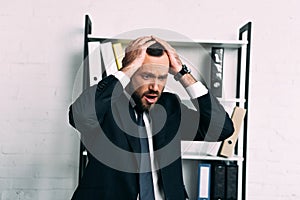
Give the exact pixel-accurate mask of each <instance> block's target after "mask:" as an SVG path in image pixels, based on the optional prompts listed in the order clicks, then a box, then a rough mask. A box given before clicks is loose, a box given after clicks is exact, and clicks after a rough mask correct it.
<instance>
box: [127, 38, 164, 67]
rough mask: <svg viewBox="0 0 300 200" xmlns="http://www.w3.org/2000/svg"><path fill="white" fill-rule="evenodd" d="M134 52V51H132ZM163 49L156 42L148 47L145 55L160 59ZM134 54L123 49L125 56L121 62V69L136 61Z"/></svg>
mask: <svg viewBox="0 0 300 200" xmlns="http://www.w3.org/2000/svg"><path fill="white" fill-rule="evenodd" d="M133 51H134V50H133ZM164 51H165V48H164V47H163V46H162V45H161V44H160V43H158V42H156V43H154V44H152V45H150V46H149V47H148V48H147V49H146V53H147V54H148V55H150V56H156V57H160V56H162V55H163V54H164ZM136 56H137V55H136V54H134V53H133V52H131V51H130V50H129V51H127V50H126V49H125V56H124V58H123V60H122V68H123V67H126V66H127V65H129V64H130V63H131V62H133V60H134V59H136Z"/></svg>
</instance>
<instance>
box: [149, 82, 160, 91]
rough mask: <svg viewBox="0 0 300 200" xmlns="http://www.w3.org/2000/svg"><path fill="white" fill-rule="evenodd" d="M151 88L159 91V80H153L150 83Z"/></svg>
mask: <svg viewBox="0 0 300 200" xmlns="http://www.w3.org/2000/svg"><path fill="white" fill-rule="evenodd" d="M149 89H150V90H152V91H159V84H158V81H157V80H153V81H152V82H151V83H150V84H149Z"/></svg>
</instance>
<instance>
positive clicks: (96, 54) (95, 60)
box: [88, 42, 102, 86]
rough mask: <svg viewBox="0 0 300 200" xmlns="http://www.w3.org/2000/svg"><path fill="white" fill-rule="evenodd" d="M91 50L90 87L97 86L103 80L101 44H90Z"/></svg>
mask: <svg viewBox="0 0 300 200" xmlns="http://www.w3.org/2000/svg"><path fill="white" fill-rule="evenodd" d="M88 48H89V77H90V86H92V85H95V84H97V83H98V82H99V81H101V79H102V66H101V53H100V42H90V43H89V44H88Z"/></svg>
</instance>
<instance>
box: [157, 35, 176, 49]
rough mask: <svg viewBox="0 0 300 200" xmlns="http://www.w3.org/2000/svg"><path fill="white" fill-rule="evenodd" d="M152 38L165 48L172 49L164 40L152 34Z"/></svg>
mask: <svg viewBox="0 0 300 200" xmlns="http://www.w3.org/2000/svg"><path fill="white" fill-rule="evenodd" d="M152 38H153V39H154V40H155V41H157V42H158V43H160V44H161V45H162V46H163V47H164V48H165V49H166V50H173V49H174V48H173V47H172V46H171V45H170V44H169V43H167V42H166V41H165V40H162V39H160V38H158V37H156V36H152Z"/></svg>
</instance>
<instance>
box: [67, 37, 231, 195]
mask: <svg viewBox="0 0 300 200" xmlns="http://www.w3.org/2000/svg"><path fill="white" fill-rule="evenodd" d="M168 74H171V75H174V78H175V79H176V80H177V81H179V82H180V83H181V84H182V86H183V87H184V88H185V89H186V91H187V92H188V94H189V95H190V97H191V99H192V102H193V104H194V106H195V109H189V108H188V107H186V106H185V105H184V104H182V103H181V102H180V99H179V98H178V97H177V96H176V95H175V94H171V93H167V92H163V90H164V87H165V85H166V81H167V77H168V76H169V75H168ZM69 116H70V123H71V125H72V126H74V127H75V128H76V129H77V130H79V131H80V133H81V139H82V141H83V143H84V144H85V146H86V148H87V150H88V156H89V162H88V165H87V167H86V169H85V172H84V175H83V177H82V179H81V180H80V183H79V185H78V187H77V189H76V191H75V193H74V195H73V198H72V199H76V200H78V199H80V200H100V199H105V200H106V199H107V200H114V199H116V200H117V199H122V200H126V199H128V200H137V199H140V200H144V199H148V200H154V199H168V200H177V199H178V200H183V199H186V198H188V196H187V193H186V190H185V188H184V183H183V178H182V165H181V155H180V141H181V139H182V138H185V139H188V140H193V139H195V140H206V141H221V140H224V139H226V138H227V137H229V136H230V135H231V134H232V133H233V124H232V121H231V119H230V118H229V116H228V114H227V113H226V112H225V110H224V109H223V107H222V106H221V105H220V103H219V102H218V101H217V100H216V98H215V97H213V96H212V95H210V93H209V91H208V89H207V88H206V87H205V86H204V85H203V84H202V83H201V82H199V81H197V80H196V79H195V78H194V77H193V76H192V75H191V74H190V70H189V69H188V68H187V66H185V65H184V64H183V63H182V62H181V60H180V58H179V56H178V54H177V53H176V51H175V49H174V48H172V47H171V46H170V45H169V44H168V43H167V42H165V41H164V40H161V39H159V38H157V37H154V36H145V37H140V38H138V39H136V40H134V41H132V42H131V43H130V44H129V45H128V47H127V48H126V51H125V57H124V59H123V61H122V68H121V69H120V71H119V72H117V73H116V74H114V75H110V76H108V77H106V78H104V79H103V80H101V81H100V82H99V83H98V85H97V86H93V87H91V88H89V89H87V90H86V91H84V92H83V94H81V96H80V97H79V98H78V99H77V100H76V101H75V102H74V103H73V104H72V106H71V107H70V112H69Z"/></svg>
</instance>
